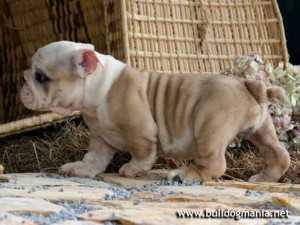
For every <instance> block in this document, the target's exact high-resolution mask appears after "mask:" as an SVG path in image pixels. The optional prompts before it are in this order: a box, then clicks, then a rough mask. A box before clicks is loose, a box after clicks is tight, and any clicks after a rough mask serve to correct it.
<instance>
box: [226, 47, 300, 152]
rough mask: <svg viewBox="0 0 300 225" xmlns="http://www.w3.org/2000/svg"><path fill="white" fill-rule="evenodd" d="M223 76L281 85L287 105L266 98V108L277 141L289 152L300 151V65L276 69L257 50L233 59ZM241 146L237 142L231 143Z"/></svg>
mask: <svg viewBox="0 0 300 225" xmlns="http://www.w3.org/2000/svg"><path fill="white" fill-rule="evenodd" d="M224 74H226V75H235V76H240V77H243V78H246V79H257V80H262V81H264V82H265V84H266V85H267V86H268V87H270V86H280V87H282V88H284V90H285V91H286V95H287V97H288V99H289V101H290V102H289V104H287V103H284V102H278V101H269V102H268V107H269V112H270V115H271V116H272V118H273V122H274V125H275V127H276V131H277V134H278V136H279V139H280V141H281V142H282V143H283V144H284V145H285V147H286V148H287V149H288V150H289V151H300V101H299V99H300V66H293V65H292V64H288V65H286V66H284V63H279V65H278V67H277V68H275V69H274V68H273V67H272V65H271V64H269V63H265V62H264V61H263V60H262V58H261V56H260V55H259V54H258V53H250V54H248V55H245V56H241V57H236V58H235V59H234V68H233V69H231V70H229V71H225V72H224ZM236 145H238V146H239V145H240V141H236V142H235V143H233V144H232V145H231V147H234V146H236Z"/></svg>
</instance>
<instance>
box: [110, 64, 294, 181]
mask: <svg viewBox="0 0 300 225" xmlns="http://www.w3.org/2000/svg"><path fill="white" fill-rule="evenodd" d="M266 101H267V98H266V88H265V86H264V84H263V83H262V82H260V81H244V80H242V79H239V78H234V77H224V76H221V75H204V74H201V75H200V74H196V75H195V74H185V75H167V74H163V75H162V74H157V73H150V72H140V71H138V70H135V69H133V68H130V67H129V66H128V67H126V69H125V70H124V71H123V72H122V74H121V75H120V77H119V78H118V79H117V80H116V81H115V83H114V84H113V86H112V88H111V90H110V92H109V96H108V99H107V104H108V115H109V118H110V121H112V123H113V124H114V125H115V127H116V128H117V129H118V130H119V132H120V135H121V136H122V137H123V139H124V144H125V145H126V146H127V149H129V151H130V153H131V154H132V157H133V161H143V164H145V162H146V161H147V159H149V166H147V168H134V169H133V168H128V167H129V166H128V165H126V169H124V168H123V169H121V173H122V174H125V175H129V176H134V175H135V174H136V173H138V172H141V171H142V170H143V169H145V170H146V169H149V168H151V166H150V165H152V164H154V163H155V161H154V160H153V158H151V159H150V157H149V156H150V155H153V154H154V153H153V152H156V153H157V154H159V155H160V156H168V157H174V158H181V159H194V164H193V165H191V166H190V167H185V168H182V169H181V170H177V173H175V174H176V175H179V176H180V178H181V179H188V180H209V179H212V178H216V177H219V176H221V175H222V174H223V173H224V172H225V169H226V161H225V156H224V155H225V150H226V147H227V145H228V144H229V142H230V141H231V140H232V139H233V138H235V137H236V136H238V135H239V134H240V135H244V134H247V136H248V137H249V138H250V140H252V141H253V142H254V143H255V144H256V145H257V146H258V147H260V148H261V149H262V150H263V152H264V156H265V165H266V166H265V169H264V171H263V173H262V174H263V175H261V176H259V177H257V179H256V180H258V181H259V180H264V181H276V180H278V179H279V177H280V176H281V175H282V174H283V173H284V172H285V171H286V170H287V168H288V166H289V158H288V154H287V152H286V151H285V150H284V149H283V148H282V147H281V146H280V144H279V141H278V139H277V137H276V134H275V133H274V132H275V131H274V126H273V124H272V121H271V119H270V116H269V115H268V112H267V106H266ZM174 143H175V144H174ZM266 145H267V146H268V148H266ZM279 156H283V157H279ZM126 171H130V172H128V174H126ZM173 176H174V174H173ZM253 179H254V178H253ZM254 180H255V179H254Z"/></svg>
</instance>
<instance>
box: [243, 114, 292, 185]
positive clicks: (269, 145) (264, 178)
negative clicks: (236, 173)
mask: <svg viewBox="0 0 300 225" xmlns="http://www.w3.org/2000/svg"><path fill="white" fill-rule="evenodd" d="M249 140H250V141H251V142H252V143H253V144H255V145H256V146H257V147H258V148H259V149H260V150H261V151H262V155H263V160H264V168H263V171H262V172H261V173H260V174H257V175H254V176H252V177H250V179H249V181H251V182H256V181H261V182H276V181H278V179H279V178H280V177H281V176H282V175H283V174H284V173H285V172H286V171H287V169H288V168H289V165H290V157H289V154H288V152H287V151H286V150H285V149H284V148H283V147H282V146H281V144H280V142H279V140H278V137H277V136H276V131H275V127H274V125H273V122H272V119H271V117H270V116H269V115H268V116H267V118H266V120H265V121H264V122H263V124H262V126H261V127H260V128H259V129H258V130H257V131H256V132H255V133H254V134H253V135H251V136H250V138H249Z"/></svg>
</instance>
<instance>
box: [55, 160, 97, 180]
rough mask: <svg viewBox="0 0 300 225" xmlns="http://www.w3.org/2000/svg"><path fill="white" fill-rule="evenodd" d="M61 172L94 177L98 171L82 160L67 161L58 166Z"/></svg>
mask: <svg viewBox="0 0 300 225" xmlns="http://www.w3.org/2000/svg"><path fill="white" fill-rule="evenodd" d="M59 172H60V173H61V174H69V175H71V176H78V177H88V178H94V177H95V176H96V175H97V174H98V172H97V171H96V170H94V169H93V168H92V167H90V166H89V165H86V164H85V163H84V162H82V161H77V162H73V163H67V164H64V165H62V166H61V167H60V169H59Z"/></svg>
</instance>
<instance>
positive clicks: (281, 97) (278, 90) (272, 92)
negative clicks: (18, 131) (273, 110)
mask: <svg viewBox="0 0 300 225" xmlns="http://www.w3.org/2000/svg"><path fill="white" fill-rule="evenodd" d="M267 97H268V99H270V100H274V99H275V100H277V101H279V102H282V103H287V104H290V101H289V99H288V97H287V96H286V94H285V90H284V89H283V88H282V87H269V88H268V89H267Z"/></svg>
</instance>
